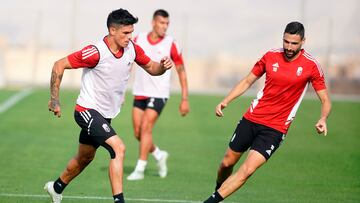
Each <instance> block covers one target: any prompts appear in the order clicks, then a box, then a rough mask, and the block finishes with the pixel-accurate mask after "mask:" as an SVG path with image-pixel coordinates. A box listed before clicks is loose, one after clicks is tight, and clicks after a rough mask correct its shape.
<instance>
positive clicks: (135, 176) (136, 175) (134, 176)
mask: <svg viewBox="0 0 360 203" xmlns="http://www.w3.org/2000/svg"><path fill="white" fill-rule="evenodd" d="M126 179H127V180H142V179H144V171H137V170H134V171H133V172H132V173H131V174H130V175H129V176H128V177H127V178H126Z"/></svg>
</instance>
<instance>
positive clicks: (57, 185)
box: [54, 177, 67, 194]
mask: <svg viewBox="0 0 360 203" xmlns="http://www.w3.org/2000/svg"><path fill="white" fill-rule="evenodd" d="M66 186H67V184H65V183H64V182H63V181H62V180H61V179H60V177H59V178H58V179H57V180H56V181H55V182H54V190H55V192H56V193H58V194H61V193H62V192H63V191H64V189H65V187H66Z"/></svg>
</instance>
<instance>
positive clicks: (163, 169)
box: [127, 98, 168, 180]
mask: <svg viewBox="0 0 360 203" xmlns="http://www.w3.org/2000/svg"><path fill="white" fill-rule="evenodd" d="M166 100H167V99H165V98H148V99H147V100H146V108H145V110H144V112H143V113H142V114H141V119H139V118H137V119H135V118H134V119H133V120H134V123H135V122H137V123H139V122H140V128H139V129H140V133H139V134H140V150H139V159H138V161H137V164H136V167H135V170H134V171H133V172H132V173H131V174H130V175H129V176H128V177H127V179H128V180H141V179H143V178H144V171H145V168H146V165H147V160H148V155H149V153H151V154H152V155H153V156H154V158H155V159H156V160H157V162H158V167H159V175H160V177H166V175H167V166H166V161H167V158H168V153H167V152H166V151H162V150H160V149H159V147H157V146H156V145H155V144H154V143H153V135H152V130H153V128H154V125H155V123H156V121H157V120H158V118H159V115H160V113H161V111H162V109H163V108H164V106H165V103H166ZM135 105H136V107H138V110H139V109H142V108H143V106H142V105H141V104H140V101H137V102H134V106H135ZM138 110H137V111H138ZM137 111H136V112H137ZM133 112H134V111H133ZM136 112H135V113H136ZM138 114H139V115H140V113H138ZM134 126H135V125H134Z"/></svg>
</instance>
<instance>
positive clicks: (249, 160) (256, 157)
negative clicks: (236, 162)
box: [218, 150, 266, 198]
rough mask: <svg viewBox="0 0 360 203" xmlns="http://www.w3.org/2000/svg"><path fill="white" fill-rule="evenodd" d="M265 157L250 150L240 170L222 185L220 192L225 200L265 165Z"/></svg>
mask: <svg viewBox="0 0 360 203" xmlns="http://www.w3.org/2000/svg"><path fill="white" fill-rule="evenodd" d="M265 162H266V159H265V157H264V156H263V155H262V154H260V153H259V152H257V151H255V150H250V151H249V154H248V156H247V157H246V160H245V161H244V163H243V164H241V166H240V168H239V169H238V170H237V171H236V172H235V173H234V174H233V175H231V176H229V178H228V179H226V181H225V182H224V183H223V184H222V185H221V187H220V188H219V190H218V192H219V194H220V195H221V196H222V197H223V198H225V197H227V196H229V195H230V194H231V193H233V192H235V191H236V190H237V189H239V188H240V187H241V186H242V185H243V184H244V183H245V182H246V181H247V180H248V178H249V177H250V176H251V175H252V174H253V173H254V172H255V171H256V170H257V169H258V168H259V167H260V166H262V165H263V164H264V163H265Z"/></svg>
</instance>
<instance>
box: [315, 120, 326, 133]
mask: <svg viewBox="0 0 360 203" xmlns="http://www.w3.org/2000/svg"><path fill="white" fill-rule="evenodd" d="M315 128H316V130H317V132H318V133H319V134H322V133H324V136H326V135H327V127H326V120H325V119H320V120H319V121H318V122H317V123H316V125H315Z"/></svg>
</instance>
